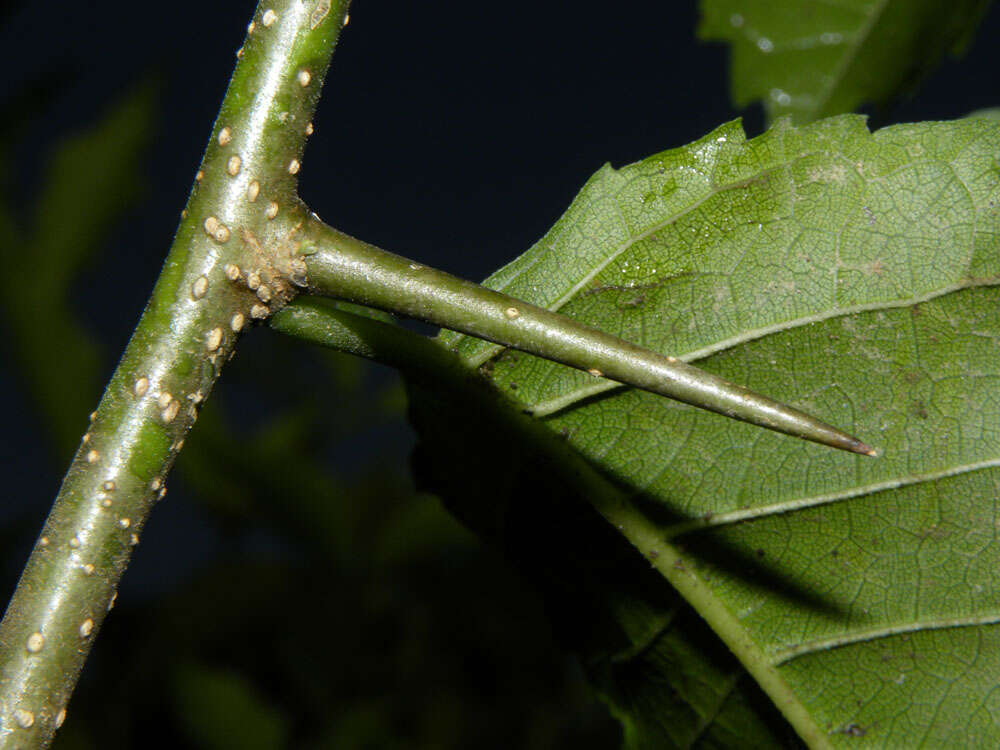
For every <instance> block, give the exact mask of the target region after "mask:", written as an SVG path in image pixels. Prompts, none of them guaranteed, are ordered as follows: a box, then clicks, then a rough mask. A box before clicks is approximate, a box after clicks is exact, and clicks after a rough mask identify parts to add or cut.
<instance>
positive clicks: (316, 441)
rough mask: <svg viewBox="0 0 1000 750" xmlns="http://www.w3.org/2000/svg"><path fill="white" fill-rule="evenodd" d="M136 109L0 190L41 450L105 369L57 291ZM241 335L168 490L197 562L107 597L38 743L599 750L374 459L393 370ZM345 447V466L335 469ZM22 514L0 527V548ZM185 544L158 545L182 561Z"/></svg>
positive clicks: (431, 501)
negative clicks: (166, 582) (181, 511)
mask: <svg viewBox="0 0 1000 750" xmlns="http://www.w3.org/2000/svg"><path fill="white" fill-rule="evenodd" d="M44 88H45V87H44V86H43V89H44ZM47 91H48V93H49V94H50V95H51V94H53V92H54V89H53V88H52V86H51V85H50V86H49V87H48V89H47ZM35 94H37V88H36V89H35ZM15 100H16V101H15V103H14V104H12V105H11V106H9V107H8V108H7V110H6V111H5V112H4V113H3V117H2V122H3V128H2V134H3V146H0V181H2V184H3V185H4V186H8V187H9V186H10V185H12V184H14V183H15V182H16V181H17V180H16V177H17V175H14V174H13V167H12V165H11V160H10V159H9V158H6V157H8V156H9V155H10V153H11V152H13V151H14V150H15V149H16V147H17V143H18V139H19V137H20V134H21V133H22V132H23V130H24V127H25V126H26V125H29V124H30V121H31V118H32V117H37V116H38V115H39V112H41V111H42V109H43V108H44V104H45V96H44V95H42V96H41V97H38V96H35V99H34V101H35V102H36V104H37V106H26V105H25V101H26V100H25V99H24V98H21V99H17V98H16V97H15ZM154 113H155V92H154V90H153V89H152V87H149V86H143V87H140V88H139V89H137V90H136V91H133V92H130V93H126V94H125V95H124V96H123V97H122V98H121V100H120V101H119V102H118V103H117V104H115V105H114V106H112V107H111V108H110V109H109V110H108V112H107V113H106V114H105V115H104V116H103V117H102V119H101V120H100V121H99V122H98V123H96V124H95V125H94V126H93V127H91V128H89V129H88V130H86V131H84V132H82V133H79V134H75V135H70V136H68V137H66V138H65V139H64V140H63V141H62V142H60V143H57V144H53V145H52V146H51V151H50V153H49V154H48V156H47V164H48V166H47V167H46V169H45V171H44V178H43V179H42V182H41V184H40V187H39V188H38V192H37V195H34V196H33V197H31V198H29V199H28V200H24V201H23V203H24V206H23V207H22V206H18V205H15V202H14V201H13V200H12V199H11V195H10V190H5V191H4V192H3V194H2V195H0V256H2V258H3V262H4V264H5V266H6V268H7V269H8V272H7V273H6V274H5V275H4V276H3V277H2V278H0V284H3V290H2V292H3V293H2V295H0V297H2V299H3V303H2V306H0V325H2V326H3V331H4V333H5V337H4V341H3V343H2V344H0V351H3V352H4V357H3V361H4V363H5V364H6V365H7V367H8V368H9V369H10V370H11V371H13V372H15V373H16V374H17V375H18V376H19V377H20V379H21V381H22V382H23V384H24V387H25V389H26V390H27V391H28V392H29V393H30V394H31V397H32V401H33V403H34V405H35V408H36V411H37V414H38V419H39V420H40V423H41V424H42V425H43V426H44V428H45V430H46V433H47V435H48V436H49V437H50V438H51V442H52V446H53V449H54V452H55V454H56V455H57V456H59V457H60V458H61V457H62V456H65V455H66V454H67V452H68V451H70V450H72V448H73V447H74V446H75V443H76V441H77V440H78V438H79V435H78V432H79V428H80V415H81V414H84V413H86V412H87V411H89V410H90V409H91V408H92V406H93V404H95V403H96V401H97V397H98V395H99V388H100V383H99V377H100V374H101V373H102V372H104V371H107V369H108V368H109V367H110V365H111V364H112V361H111V359H110V357H111V356H113V355H112V354H111V353H110V352H107V351H106V349H105V347H103V346H102V345H101V344H100V342H99V341H97V340H96V338H95V337H94V336H93V335H91V334H90V333H89V332H88V331H87V330H86V329H85V328H84V327H83V325H82V324H81V323H80V317H81V316H80V311H79V310H78V309H75V308H74V306H73V304H72V303H71V291H73V290H74V284H78V283H79V279H80V276H81V273H83V272H85V271H87V270H89V269H92V268H93V267H94V266H97V265H98V264H99V256H101V255H102V254H105V255H106V254H107V253H108V237H109V236H110V235H111V234H112V232H113V231H115V230H116V229H117V228H118V227H119V225H120V223H121V222H122V220H123V217H124V216H125V211H126V209H127V208H128V207H129V206H130V205H132V204H133V203H134V202H135V201H136V200H138V199H139V198H141V196H142V186H143V183H144V179H143V175H142V162H143V158H142V157H143V153H144V149H146V148H147V147H148V146H149V143H150V134H151V133H152V129H153V123H154ZM166 241H167V238H164V243H163V244H164V248H165V247H166ZM121 283H123V284H124V283H129V280H127V279H121ZM137 283H148V281H147V280H140V281H139V282H137ZM106 304H109V305H114V300H110V301H108V302H107V303H106ZM245 344H247V346H244V347H243V349H244V351H243V352H242V356H240V357H238V358H237V359H236V360H235V361H234V362H233V363H232V364H231V365H230V367H229V369H228V370H227V373H226V376H225V377H224V378H223V381H222V382H221V384H220V386H219V387H218V388H217V392H216V394H215V396H216V397H215V398H213V400H212V402H211V403H210V404H209V405H208V406H207V407H206V408H205V410H204V411H203V412H202V415H201V418H200V420H199V423H198V425H197V426H196V428H195V430H194V431H193V433H192V434H191V437H190V439H189V440H188V445H187V448H186V449H185V451H184V452H183V454H182V456H181V459H180V461H179V465H178V467H177V470H176V475H179V478H180V481H179V482H173V483H172V486H171V494H170V497H169V498H168V500H167V501H166V502H173V503H190V504H191V505H192V506H193V507H194V508H196V514H197V517H198V518H200V519H202V521H203V523H204V524H205V525H206V526H207V527H208V528H209V531H210V534H211V538H212V540H213V550H212V554H211V556H210V557H209V559H207V560H206V561H205V562H204V563H203V564H201V565H200V566H199V568H198V569H197V571H196V572H195V574H194V575H192V576H190V577H189V578H187V579H186V580H183V581H182V582H181V583H180V584H178V585H175V586H173V587H170V588H168V590H166V591H164V592H162V593H153V594H150V595H149V596H148V597H147V598H145V599H144V600H143V601H135V600H134V599H130V598H128V597H127V596H121V597H119V600H118V602H117V605H116V606H117V608H116V610H115V611H114V613H113V615H112V616H111V617H109V619H108V620H107V622H106V623H105V626H104V629H103V631H102V633H101V637H100V639H99V640H98V642H97V646H96V648H95V651H94V653H93V654H92V656H91V658H90V661H89V662H88V665H87V668H86V669H85V670H84V674H83V677H82V679H81V683H80V687H79V690H78V691H77V694H76V695H75V697H74V699H73V701H72V702H71V704H70V707H69V717H68V719H67V722H66V725H65V726H64V727H63V729H62V730H61V732H60V734H59V735H58V736H57V738H56V742H55V744H54V747H55V748H62V749H63V750H67V749H69V748H98V747H100V748H127V747H144V748H146V747H168V746H169V747H192V748H205V749H206V750H216V749H218V748H226V747H234V748H235V747H239V748H281V747H296V748H317V749H318V748H334V747H336V748H403V747H405V748H428V749H430V748H434V749H435V750H438V749H446V748H465V747H472V746H475V747H479V748H501V747H502V748H508V747H518V748H539V749H541V748H559V747H567V748H568V747H573V748H588V747H593V748H603V747H609V746H614V745H616V744H617V742H618V737H619V736H620V729H619V728H618V726H617V724H616V723H615V722H614V721H613V720H612V719H611V718H610V716H609V714H608V712H607V710H606V709H605V708H604V707H603V706H602V705H601V704H600V703H597V702H596V699H595V698H594V697H593V695H592V694H591V693H590V691H589V689H588V688H587V687H586V686H585V683H584V681H583V678H582V673H581V670H580V669H579V667H577V666H576V665H575V662H573V661H572V660H571V659H570V658H569V657H567V656H565V655H564V654H563V653H561V652H560V651H559V650H558V649H557V647H556V645H555V643H554V641H553V638H552V635H551V633H550V631H549V629H548V625H547V622H546V619H545V617H544V615H543V613H542V607H541V604H540V601H539V599H538V598H537V597H536V595H535V594H534V592H533V591H530V590H528V589H526V588H525V586H524V585H523V584H522V581H521V580H520V579H518V578H517V577H515V576H514V575H513V574H512V573H511V572H510V571H509V570H508V569H507V568H506V567H505V566H504V565H503V564H502V563H501V562H500V560H499V559H498V557H497V556H496V555H494V554H493V553H492V552H490V551H488V550H484V549H483V548H482V547H481V546H480V544H479V543H478V542H477V541H476V540H475V539H474V538H473V537H472V535H471V534H470V533H468V532H467V531H465V530H464V529H463V528H462V527H461V526H459V524H458V523H457V522H456V521H455V520H453V519H452V518H451V517H450V516H449V515H448V514H447V513H446V512H445V511H444V510H443V509H442V508H441V507H440V504H439V502H438V501H437V500H436V499H435V498H433V497H430V496H426V495H421V494H418V493H416V492H415V491H414V489H413V486H412V483H411V481H410V480H409V478H408V475H407V472H406V470H405V467H403V466H399V465H396V464H395V463H392V462H388V461H386V460H385V459H384V458H383V457H382V456H381V455H380V442H379V441H380V440H383V439H384V436H385V435H386V434H391V433H392V432H393V431H396V432H397V433H398V432H399V431H401V430H403V429H405V428H404V427H402V426H401V425H402V413H403V409H404V407H405V398H404V397H403V394H402V389H401V387H400V384H399V381H398V379H396V378H395V377H392V378H389V379H388V382H386V381H387V378H385V377H384V374H380V373H377V372H376V371H375V370H374V368H373V367H372V366H370V365H368V364H367V363H361V362H359V361H356V360H353V359H350V358H348V357H346V356H345V355H338V354H332V353H329V352H319V351H307V350H304V349H303V348H302V347H301V346H300V345H298V344H293V343H292V342H290V341H286V340H282V339H280V338H278V337H275V336H273V335H268V334H264V333H257V334H254V335H251V336H249V337H248V339H247V340H246V341H245ZM68 377H69V381H70V382H71V383H72V387H67V378H68ZM317 384H322V386H320V387H317ZM359 434H360V435H361V436H363V437H364V436H367V439H369V440H370V441H371V444H370V445H368V446H367V447H365V446H364V445H362V446H361V447H358V445H357V443H358V441H359V437H358V436H359ZM362 442H363V440H362ZM344 453H348V454H349V455H350V456H351V461H352V463H353V465H352V466H351V467H350V471H344V470H341V471H340V472H338V471H336V470H335V469H334V466H335V465H343V464H344V463H345V461H344V460H342V459H341V460H340V461H339V462H338V460H337V458H336V457H337V456H338V455H342V454H344ZM342 475H343V476H342ZM178 486H179V491H178ZM29 516H30V517H29ZM34 519H35V516H34V514H27V515H25V516H22V517H21V518H19V519H15V520H14V521H12V522H10V523H9V524H7V525H6V526H5V527H4V528H2V529H0V540H2V542H3V543H4V549H6V550H8V554H7V556H8V557H13V556H14V555H15V554H17V555H20V554H21V553H22V550H24V549H26V548H27V546H28V544H29V543H30V540H31V539H32V538H33V536H34V534H35V533H37V529H36V527H35V522H34ZM155 526H156V514H154V516H153V519H152V527H151V529H152V528H155ZM146 539H147V544H148V539H149V532H147V535H146ZM186 547H187V543H186V540H185V539H183V538H180V539H176V540H172V550H173V553H174V555H175V558H174V560H173V561H172V562H173V563H176V564H178V565H179V566H180V567H183V565H182V564H181V561H182V559H183V557H184V555H185V550H186ZM143 552H144V549H143V547H140V548H139V549H138V550H137V552H136V554H137V555H138V556H142V555H143ZM22 562H23V561H22V560H20V559H18V560H5V561H4V563H5V565H6V566H7V569H8V570H16V569H17V568H18V567H19V566H20V564H21V563H22ZM13 583H14V582H13V580H9V581H7V586H8V588H9V589H12V588H13ZM133 583H134V582H133Z"/></svg>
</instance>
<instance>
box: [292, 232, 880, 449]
mask: <svg viewBox="0 0 1000 750" xmlns="http://www.w3.org/2000/svg"><path fill="white" fill-rule="evenodd" d="M300 251H301V252H302V253H303V255H304V256H306V258H305V259H306V265H307V267H308V284H309V289H310V291H312V292H314V293H318V294H326V295H330V296H334V297H338V298H340V299H346V300H349V301H351V302H355V303H358V304H361V305H368V306H370V307H375V308H378V309H381V310H388V311H391V312H394V313H398V314H402V315H406V316H408V317H411V318H417V319H419V320H423V321H426V322H429V323H433V324H435V325H439V326H442V327H444V328H449V329H451V330H454V331H459V332H461V333H467V334H469V335H472V336H476V337H478V338H482V339H486V340H488V341H493V342H495V343H498V344H502V345H504V346H509V347H512V348H514V349H520V350H521V351H525V352H528V353H529V354H535V355H537V356H539V357H544V358H545V359H551V360H553V361H556V362H561V363H562V364H565V365H569V366H570V367H576V368H578V369H580V370H584V371H587V372H589V373H590V374H591V375H594V376H595V377H605V378H608V379H610V380H615V381H618V382H620V383H625V384H628V385H632V386H635V387H636V388H641V389H643V390H646V391H650V392H652V393H658V394H660V395H662V396H667V397H669V398H673V399H676V400H678V401H683V402H685V403H688V404H692V405H693V406H697V407H700V408H702V409H708V410H709V411H713V412H716V413H718V414H722V415H724V416H727V417H732V418H734V419H739V420H742V421H744V422H750V423H751V424H755V425H759V426H761V427H767V428H769V429H772V430H777V431H778V432H784V433H786V434H788V435H793V436H795V437H799V438H804V439H806V440H812V441H815V442H817V443H822V444H824V445H829V446H832V447H834V448H840V449H843V450H847V451H851V452H854V453H861V454H866V455H875V452H874V451H873V450H872V449H871V448H870V447H869V446H867V445H865V444H864V443H863V442H861V441H860V440H858V439H857V438H855V437H852V436H850V435H848V434H846V433H844V432H842V431H841V430H838V429H836V428H835V427H831V426H830V425H828V424H825V423H824V422H821V421H820V420H818V419H815V418H814V417H811V416H809V415H808V414H805V413H803V412H801V411H799V410H798V409H795V408H793V407H790V406H786V405H784V404H781V403H779V402H777V401H774V400H772V399H770V398H767V397H766V396H762V395H759V394H757V393H754V392H753V391H750V390H748V389H747V388H744V387H743V386H740V385H736V384H734V383H730V382H729V381H726V380H723V379H722V378H720V377H717V376H715V375H712V374H711V373H708V372H705V371H704V370H699V369H698V368H697V367H692V366H691V365H688V364H686V363H684V362H681V361H680V360H678V359H676V358H674V357H665V356H662V355H660V354H657V353H655V352H651V351H649V350H648V349H643V348H641V347H638V346H636V345H635V344H630V343H629V342H627V341H624V340H622V339H620V338H617V337H615V336H612V335H610V334H607V333H604V332H603V331H599V330H597V329H595V328H591V327H589V326H586V325H583V324H582V323H578V322H576V321H574V320H572V319H570V318H567V317H565V316H563V315H560V314H558V313H554V312H552V311H550V310H545V309H543V308H541V307H536V306H535V305H531V304H528V303H526V302H521V301H519V300H516V299H514V298H512V297H508V296H507V295H505V294H501V293H500V292H496V291H493V290H491V289H486V288H485V287H482V286H479V285H478V284H473V283H472V282H469V281H463V280H462V279H458V278H456V277H454V276H451V275H450V274H447V273H444V272H442V271H437V270H434V269H433V268H428V267H427V266H424V265H421V264H419V263H415V262H413V261H410V260H407V259H406V258H402V257H400V256H398V255H393V254H392V253H388V252H386V251H385V250H381V249H379V248H377V247H374V246H372V245H369V244H367V243H364V242H361V241H360V240H356V239H354V238H353V237H349V236H347V235H346V234H343V233H342V232H338V231H337V230H335V229H331V228H330V227H328V226H326V225H325V224H323V223H322V222H321V221H319V220H318V219H317V218H315V217H314V216H310V217H309V218H308V219H307V220H306V222H305V225H304V226H303V227H302V236H301V247H300Z"/></svg>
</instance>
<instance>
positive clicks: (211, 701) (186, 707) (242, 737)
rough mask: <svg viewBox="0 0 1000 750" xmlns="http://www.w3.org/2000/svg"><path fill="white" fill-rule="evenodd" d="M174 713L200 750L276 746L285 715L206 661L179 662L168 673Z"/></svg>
mask: <svg viewBox="0 0 1000 750" xmlns="http://www.w3.org/2000/svg"><path fill="white" fill-rule="evenodd" d="M173 688H174V690H173V692H174V701H175V702H176V704H177V714H178V716H179V717H180V718H181V720H182V721H183V725H184V728H185V729H186V730H187V733H188V736H189V737H190V738H191V740H192V742H194V744H195V746H196V747H199V748H202V750H231V749H232V748H237V747H238V748H240V750H280V748H284V747H286V746H287V744H286V738H287V736H288V726H287V722H286V720H285V718H284V717H283V716H282V715H281V714H280V713H279V712H278V711H276V710H275V709H274V708H273V707H271V706H269V705H268V704H267V702H266V701H265V700H264V699H263V698H262V697H261V696H260V695H258V694H257V692H256V691H255V690H254V688H253V686H252V685H251V684H250V683H249V682H248V681H247V680H246V679H245V678H243V677H241V676H240V675H238V674H236V673H234V672H230V671H228V670H224V669H213V668H212V667H210V666H208V665H206V664H195V663H187V664H179V665H177V667H176V668H175V669H174V674H173Z"/></svg>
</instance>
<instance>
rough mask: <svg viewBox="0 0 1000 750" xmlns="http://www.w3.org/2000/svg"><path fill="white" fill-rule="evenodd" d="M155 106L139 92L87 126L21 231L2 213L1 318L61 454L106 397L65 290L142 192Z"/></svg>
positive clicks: (93, 352)
mask: <svg viewBox="0 0 1000 750" xmlns="http://www.w3.org/2000/svg"><path fill="white" fill-rule="evenodd" d="M153 109H154V99H153V89H152V87H151V86H149V85H145V86H142V87H140V88H139V89H137V90H136V91H133V92H130V93H129V94H128V95H127V96H125V97H124V98H123V99H122V100H121V101H119V102H116V104H115V106H114V107H112V108H111V110H110V111H109V112H108V113H107V114H106V115H105V116H104V117H103V118H102V119H101V120H100V121H99V122H98V123H96V124H95V125H94V126H93V127H92V128H91V129H89V130H88V131H86V132H83V133H79V134H75V135H73V136H70V137H68V138H66V139H65V140H64V141H63V142H62V143H60V144H59V145H58V146H57V147H56V148H55V149H54V150H53V152H52V155H51V157H50V159H49V162H48V164H47V166H46V168H45V172H44V177H43V180H42V185H41V188H40V190H39V194H38V196H37V201H36V203H35V205H34V209H33V212H34V216H33V217H32V219H31V220H30V221H27V222H23V221H22V222H20V223H21V225H22V226H21V227H18V222H16V221H15V219H14V217H13V216H12V215H10V214H9V213H8V210H9V209H8V208H7V207H5V206H0V262H2V263H3V267H4V273H3V274H2V275H0V315H2V316H3V317H4V320H5V323H6V324H7V326H8V328H9V331H10V338H11V343H10V347H11V349H12V352H11V353H12V354H13V358H14V359H16V360H17V362H18V365H19V367H20V369H21V371H22V372H23V374H24V376H25V380H26V381H27V383H28V384H29V387H30V389H31V391H32V395H33V396H34V398H35V400H36V402H37V404H38V406H39V409H40V412H41V415H42V418H43V419H44V422H45V425H46V427H47V429H48V432H49V434H50V435H51V436H52V438H53V441H54V443H55V444H56V446H57V448H58V450H59V452H60V453H61V454H62V455H66V456H68V455H70V453H71V452H72V451H73V450H75V448H76V446H77V444H78V443H79V438H80V435H79V433H80V424H81V420H82V419H83V417H84V415H86V414H87V413H88V412H89V411H90V410H91V409H92V408H93V404H94V402H95V400H96V398H97V397H98V395H99V394H100V381H99V374H100V357H99V355H98V352H97V347H96V346H95V344H94V342H93V340H92V338H91V336H90V335H89V334H88V332H87V330H86V329H85V327H84V326H83V325H81V323H80V322H79V321H78V319H77V318H78V316H77V315H76V312H75V311H74V310H73V309H72V306H71V303H70V299H69V288H70V285H71V283H72V282H73V281H74V280H75V279H76V278H77V275H78V273H79V271H80V270H81V268H82V267H83V266H84V265H85V264H86V263H87V262H88V261H89V260H90V259H91V258H92V257H93V256H94V255H95V254H96V253H97V252H98V251H99V250H100V248H101V243H103V242H104V241H105V240H106V238H107V236H108V234H109V233H110V232H111V230H112V229H113V228H114V227H115V226H116V224H117V223H118V222H119V221H120V220H121V217H122V215H123V214H124V213H125V211H126V210H127V209H128V208H129V206H130V205H131V204H132V203H133V202H134V201H135V200H136V196H137V195H138V194H139V192H140V191H141V186H142V184H143V179H142V176H141V166H142V165H141V154H142V152H143V151H144V150H145V148H146V146H147V144H148V141H149V135H150V132H149V131H150V126H151V124H152V121H153ZM0 166H2V164H0ZM67 371H69V372H72V386H71V387H67V380H66V377H67Z"/></svg>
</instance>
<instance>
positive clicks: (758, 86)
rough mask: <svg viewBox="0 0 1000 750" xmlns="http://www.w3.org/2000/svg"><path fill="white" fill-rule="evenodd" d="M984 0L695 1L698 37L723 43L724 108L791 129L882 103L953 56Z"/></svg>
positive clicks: (986, 0) (984, 6) (972, 28)
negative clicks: (726, 46) (745, 110)
mask: <svg viewBox="0 0 1000 750" xmlns="http://www.w3.org/2000/svg"><path fill="white" fill-rule="evenodd" d="M989 4H990V0H838V2H835V3H831V2H820V1H819V0H750V1H749V2H748V0H702V3H701V9H702V19H701V24H700V25H699V28H698V35H699V36H700V37H701V38H702V39H712V40H721V41H726V42H729V43H730V45H731V62H730V67H731V73H730V88H731V91H732V97H733V101H734V102H735V103H736V104H737V105H738V106H746V105H747V104H749V103H750V102H752V101H755V100H758V99H759V100H761V101H762V102H763V104H764V108H765V110H766V112H767V114H768V119H774V118H776V117H780V116H781V115H786V114H788V115H791V116H792V117H793V119H794V120H795V121H796V122H799V123H804V122H809V121H811V120H814V119H817V118H820V117H827V116H830V115H836V114H840V113H841V112H850V111H852V110H854V109H856V108H857V107H859V106H860V105H862V104H865V103H868V102H871V103H876V104H881V103H883V102H886V101H887V100H889V99H891V98H893V97H895V96H897V95H898V94H900V93H902V92H904V91H905V90H906V89H907V88H908V87H910V86H912V85H914V84H915V83H916V81H917V80H918V79H920V78H921V77H923V75H924V74H925V73H926V72H928V71H929V70H930V69H932V68H934V67H935V66H936V65H937V64H938V62H939V61H940V59H941V57H942V56H943V55H944V54H945V53H946V52H951V53H952V54H958V53H959V52H961V50H962V48H963V47H964V46H965V44H966V43H967V41H968V39H969V38H970V36H971V35H972V33H973V32H974V31H975V29H976V27H977V26H978V24H979V20H980V19H981V18H982V16H983V14H984V13H985V12H986V9H987V8H988V7H989Z"/></svg>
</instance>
